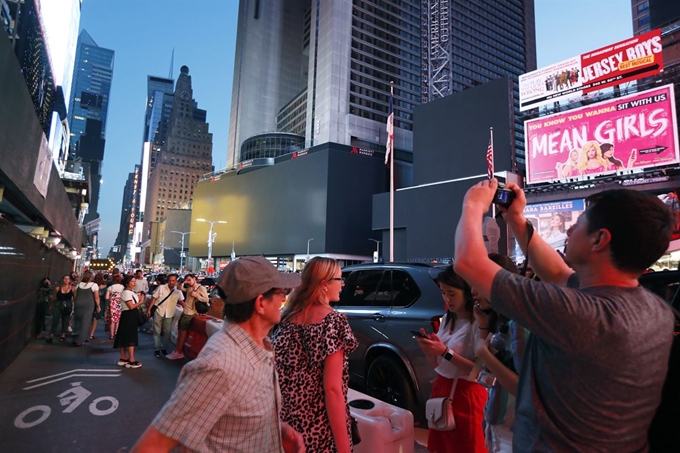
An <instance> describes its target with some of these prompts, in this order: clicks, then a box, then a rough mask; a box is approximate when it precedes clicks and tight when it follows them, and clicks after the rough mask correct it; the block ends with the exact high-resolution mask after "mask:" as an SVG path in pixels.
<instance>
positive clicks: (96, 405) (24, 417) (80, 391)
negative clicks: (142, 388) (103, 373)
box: [14, 382, 118, 429]
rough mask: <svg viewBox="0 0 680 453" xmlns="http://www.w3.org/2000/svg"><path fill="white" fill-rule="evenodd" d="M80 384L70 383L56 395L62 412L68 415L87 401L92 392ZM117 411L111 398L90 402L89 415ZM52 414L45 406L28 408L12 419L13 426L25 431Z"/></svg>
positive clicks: (102, 414)
mask: <svg viewBox="0 0 680 453" xmlns="http://www.w3.org/2000/svg"><path fill="white" fill-rule="evenodd" d="M81 384H82V383H81V382H72V383H71V388H70V389H68V390H66V391H65V392H63V393H60V394H59V395H57V398H59V404H61V406H66V409H64V410H63V411H62V412H63V413H64V414H69V413H71V412H73V411H74V410H76V409H77V408H78V406H80V405H81V404H83V403H84V402H85V400H87V399H88V398H89V397H90V395H92V392H90V391H89V390H87V389H86V388H85V387H83V386H82V385H81ZM116 409H118V400H117V399H116V398H114V397H113V396H100V397H99V398H95V399H94V400H92V402H91V403H90V406H89V410H90V413H91V414H92V415H96V416H99V417H103V416H105V415H109V414H112V413H114V412H115V411H116ZM34 413H37V414H40V415H39V416H38V418H37V419H34V416H33V417H29V415H31V414H34ZM51 413H52V409H51V408H50V407H49V406H46V405H39V406H33V407H29V408H28V409H26V410H25V411H23V412H22V413H20V414H19V415H17V417H16V418H15V419H14V426H16V427H17V428H20V429H27V428H32V427H34V426H37V425H39V424H41V423H42V422H44V421H45V420H47V418H48V417H49V416H50V414H51Z"/></svg>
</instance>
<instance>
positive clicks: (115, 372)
mask: <svg viewBox="0 0 680 453" xmlns="http://www.w3.org/2000/svg"><path fill="white" fill-rule="evenodd" d="M121 371H122V370H121V369H116V368H111V369H101V368H77V369H75V370H71V371H65V372H63V373H57V374H52V375H50V376H43V377H41V378H37V379H31V380H30V381H26V383H27V384H32V383H34V382H38V381H43V380H45V379H50V378H56V379H52V380H50V381H46V382H42V383H40V384H35V385H31V386H29V387H24V390H31V389H34V388H37V387H42V386H43V385H48V384H52V383H54V382H59V381H63V380H64V379H70V378H72V377H119V376H121ZM85 373H88V374H85ZM90 373H94V374H90ZM104 373H108V374H104Z"/></svg>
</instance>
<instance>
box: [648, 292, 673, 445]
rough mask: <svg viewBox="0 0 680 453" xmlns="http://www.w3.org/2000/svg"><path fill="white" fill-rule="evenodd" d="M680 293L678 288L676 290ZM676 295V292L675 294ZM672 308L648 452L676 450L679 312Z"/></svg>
mask: <svg viewBox="0 0 680 453" xmlns="http://www.w3.org/2000/svg"><path fill="white" fill-rule="evenodd" d="M678 292H679V293H680V290H678ZM676 297H678V294H676ZM671 309H672V310H673V314H674V315H675V325H674V328H673V343H672V344H671V353H670V356H669V357H668V372H667V373H666V379H665V380H664V383H663V390H662V392H661V404H659V407H658V408H657V409H656V413H655V414H654V418H653V419H652V424H651V425H650V427H649V431H647V438H648V439H649V452H650V453H665V452H670V451H678V448H680V447H679V445H680V439H679V438H678V434H677V429H678V420H680V312H678V311H677V310H675V309H674V308H673V307H671Z"/></svg>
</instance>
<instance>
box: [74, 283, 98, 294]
mask: <svg viewBox="0 0 680 453" xmlns="http://www.w3.org/2000/svg"><path fill="white" fill-rule="evenodd" d="M78 289H91V290H92V292H96V291H99V286H97V284H96V283H92V282H88V283H83V282H80V283H78Z"/></svg>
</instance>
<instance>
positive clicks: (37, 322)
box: [33, 277, 52, 340]
mask: <svg viewBox="0 0 680 453" xmlns="http://www.w3.org/2000/svg"><path fill="white" fill-rule="evenodd" d="M51 293H52V284H51V283H50V279H49V278H47V277H45V278H43V279H42V280H40V286H39V287H38V300H37V302H36V305H35V317H34V320H33V324H34V326H35V329H34V335H35V339H36V340H40V339H42V331H43V330H45V316H47V307H48V305H49V303H50V296H51Z"/></svg>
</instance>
